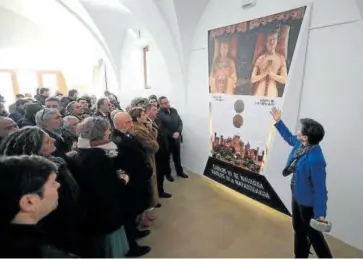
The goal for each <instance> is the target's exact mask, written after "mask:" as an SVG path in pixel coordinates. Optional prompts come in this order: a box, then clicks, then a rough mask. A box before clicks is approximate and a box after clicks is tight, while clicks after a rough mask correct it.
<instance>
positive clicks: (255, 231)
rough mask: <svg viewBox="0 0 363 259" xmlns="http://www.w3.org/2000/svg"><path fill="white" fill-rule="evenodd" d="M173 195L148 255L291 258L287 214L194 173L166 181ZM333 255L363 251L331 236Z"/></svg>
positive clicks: (165, 204) (164, 202) (159, 216)
mask: <svg viewBox="0 0 363 259" xmlns="http://www.w3.org/2000/svg"><path fill="white" fill-rule="evenodd" d="M165 183H166V186H165V189H166V191H168V192H171V193H172V194H173V198H172V199H169V200H165V199H162V200H161V203H162V205H163V206H162V208H160V209H157V210H156V215H157V220H156V222H155V224H154V225H153V226H152V227H151V231H152V233H151V235H150V236H149V237H147V238H146V239H144V240H142V241H140V244H143V245H150V246H151V247H152V251H151V253H150V254H149V255H148V257H153V258H160V257H161V258H166V257H179V258H180V257H184V258H187V257H214V258H216V257H220V258H221V257H229V258H236V257H254V258H256V257H260V258H261V257H262V258H263V257H269V258H276V257H279V258H287V257H289V258H291V257H292V256H293V253H292V247H293V239H292V236H293V232H292V227H291V220H290V218H288V217H287V216H284V215H281V214H279V213H277V212H274V211H271V210H270V209H269V208H265V207H262V206H256V205H255V204H254V203H251V202H249V201H247V200H246V199H244V198H241V197H240V195H239V194H236V193H232V194H231V191H228V190H226V189H225V188H224V187H220V186H219V185H217V184H215V183H214V182H212V181H211V180H209V179H207V178H205V177H203V176H201V175H196V174H190V178H189V179H187V180H184V179H178V180H177V181H176V182H174V183H169V182H167V181H166V182H165ZM328 242H329V244H330V247H331V249H332V252H333V255H334V257H345V258H348V257H356V258H357V257H358V258H362V257H363V252H362V251H360V250H357V249H355V248H353V247H351V246H349V245H347V244H344V243H342V242H341V241H339V240H337V239H335V238H332V237H328Z"/></svg>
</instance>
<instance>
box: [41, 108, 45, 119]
mask: <svg viewBox="0 0 363 259" xmlns="http://www.w3.org/2000/svg"><path fill="white" fill-rule="evenodd" d="M44 114H45V109H43V112H42V116H41V117H40V119H41V120H42V121H44Z"/></svg>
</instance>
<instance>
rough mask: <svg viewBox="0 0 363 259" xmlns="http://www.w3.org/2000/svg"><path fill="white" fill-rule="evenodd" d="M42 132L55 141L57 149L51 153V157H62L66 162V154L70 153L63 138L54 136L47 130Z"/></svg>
mask: <svg viewBox="0 0 363 259" xmlns="http://www.w3.org/2000/svg"><path fill="white" fill-rule="evenodd" d="M44 131H45V132H47V133H48V134H49V136H50V137H51V138H53V139H54V140H55V142H54V145H55V147H56V148H57V149H56V150H55V151H54V152H53V154H52V155H53V156H55V157H62V158H63V159H65V160H67V156H66V153H68V152H69V151H71V149H70V148H69V147H68V144H67V142H66V140H65V139H64V138H63V137H59V136H58V135H56V134H54V133H53V132H51V131H49V130H46V129H44Z"/></svg>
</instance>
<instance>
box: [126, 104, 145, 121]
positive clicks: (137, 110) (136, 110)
mask: <svg viewBox="0 0 363 259" xmlns="http://www.w3.org/2000/svg"><path fill="white" fill-rule="evenodd" d="M143 112H145V110H144V109H143V108H141V107H133V108H131V109H130V110H129V114H130V116H131V118H132V121H137V118H140V117H141V114H142V113H143Z"/></svg>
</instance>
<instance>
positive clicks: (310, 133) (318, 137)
mask: <svg viewBox="0 0 363 259" xmlns="http://www.w3.org/2000/svg"><path fill="white" fill-rule="evenodd" d="M300 123H301V133H302V134H303V135H304V136H307V137H308V141H309V144H311V145H316V144H319V143H320V141H322V140H323V138H324V135H325V130H324V127H323V125H321V124H320V123H319V122H317V121H315V120H313V119H301V120H300Z"/></svg>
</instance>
